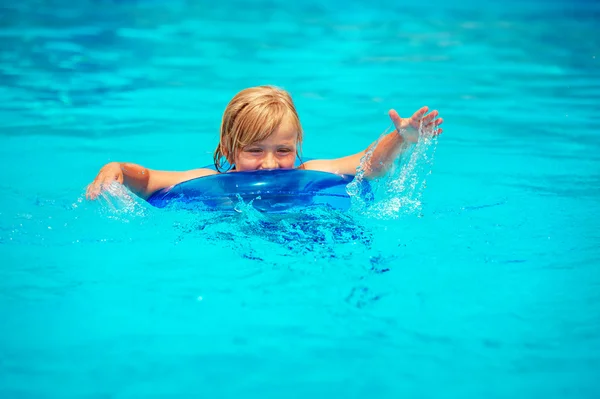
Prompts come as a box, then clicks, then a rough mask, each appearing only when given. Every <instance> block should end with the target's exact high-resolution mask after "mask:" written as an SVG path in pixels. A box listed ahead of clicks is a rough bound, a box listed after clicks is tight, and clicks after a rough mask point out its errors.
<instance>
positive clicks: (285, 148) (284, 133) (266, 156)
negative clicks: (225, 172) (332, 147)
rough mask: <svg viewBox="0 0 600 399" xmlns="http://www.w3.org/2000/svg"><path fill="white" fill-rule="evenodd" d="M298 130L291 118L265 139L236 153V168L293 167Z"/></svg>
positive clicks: (240, 169) (285, 120) (239, 169)
mask: <svg viewBox="0 0 600 399" xmlns="http://www.w3.org/2000/svg"><path fill="white" fill-rule="evenodd" d="M297 138H298V132H297V131H296V129H295V128H294V125H293V124H292V123H291V122H290V120H289V118H286V119H284V120H283V121H282V122H281V124H280V125H279V127H278V128H277V129H276V130H275V131H274V132H273V134H271V135H270V136H269V137H267V138H266V139H264V140H263V141H258V142H256V143H253V144H250V145H249V146H247V147H245V148H242V149H239V150H237V151H236V153H235V157H234V162H235V169H236V170H237V171H239V172H241V171H247V170H258V169H292V168H293V167H294V162H295V161H296V140H297Z"/></svg>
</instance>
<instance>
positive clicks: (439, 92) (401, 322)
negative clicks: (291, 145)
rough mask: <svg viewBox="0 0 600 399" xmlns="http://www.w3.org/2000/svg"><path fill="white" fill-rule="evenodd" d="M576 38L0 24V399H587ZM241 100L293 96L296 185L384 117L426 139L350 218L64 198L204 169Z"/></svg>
mask: <svg viewBox="0 0 600 399" xmlns="http://www.w3.org/2000/svg"><path fill="white" fill-rule="evenodd" d="M73 3H74V4H73ZM599 21H600V9H599V8H598V6H597V5H595V4H594V3H592V2H579V3H569V4H567V3H566V2H565V3H564V4H563V3H561V2H550V3H548V2H540V3H537V2H528V3H524V4H522V5H519V6H517V5H516V3H503V5H502V6H487V5H485V6H484V5H483V4H482V3H478V4H475V3H473V4H468V3H467V4H463V5H461V6H449V5H447V4H443V3H442V2H433V3H431V4H429V5H425V4H420V5H412V6H403V5H401V2H392V1H389V2H387V1H386V2H379V3H370V4H369V5H364V4H363V5H361V4H360V3H359V2H337V1H335V2H327V4H325V5H323V4H321V2H300V3H298V4H296V5H294V4H285V5H284V4H279V3H277V2H266V1H265V2H254V3H252V4H248V3H246V2H234V1H224V2H217V3H212V2H211V3H209V2H186V1H169V2H166V1H101V0H97V1H91V0H89V1H83V0H80V1H76V2H67V1H53V2H50V1H26V2H25V1H23V2H17V1H15V2H12V3H8V2H4V4H3V5H2V7H1V8H0V23H1V25H0V26H1V28H0V82H1V83H2V84H1V85H0V121H1V122H0V126H1V130H0V167H1V169H0V170H1V172H0V173H1V176H2V179H1V180H0V189H1V190H2V199H1V200H0V201H1V207H0V251H1V254H2V261H1V264H2V266H1V267H0V299H1V301H0V316H1V318H2V325H1V327H0V397H2V398H69V397H78V398H79V397H86V398H130V397H131V398H139V397H169V398H171V397H172V398H176V397H177V398H178V397H234V396H235V397H260V398H265V397H277V398H279V397H308V396H312V397H343V398H350V397H369V398H404V397H410V398H464V397H477V398H480V397H490V398H508V397H511V398H512V397H519V398H521V397H528V398H538V397H545V398H566V397H573V398H594V397H598V395H600V387H599V386H598V383H597V382H596V381H597V376H598V375H600V331H599V328H600V249H599V245H598V244H599V241H600V240H599V239H600V233H599V228H600V223H599V222H598V216H597V215H598V214H599V212H600V202H599V199H600V192H599V190H600V179H599V178H598V176H599V173H598V172H599V171H600V168H599V166H600V155H599V154H600V139H599V138H598V135H597V132H596V130H597V128H596V126H598V122H600V116H599V115H600V105H599V97H600V68H599V67H600V34H599V33H598V32H599V31H598V26H600V25H599ZM257 84H276V85H279V86H282V87H284V88H286V89H288V90H289V91H290V92H291V93H292V95H293V96H294V99H295V101H296V104H297V107H298V111H299V113H300V116H301V119H302V122H303V126H304V129H305V132H306V141H305V145H304V154H305V156H306V157H309V158H323V157H327V158H331V157H338V156H344V155H348V154H351V153H355V152H358V151H361V150H363V149H364V148H367V146H369V145H370V144H371V143H372V142H373V141H375V140H376V139H377V138H378V137H379V136H380V135H381V133H382V132H384V131H386V129H388V127H389V125H390V121H389V119H388V117H387V111H388V109H390V108H395V109H396V110H398V112H399V113H400V114H401V115H402V116H408V115H410V114H411V113H412V112H414V111H415V110H416V109H418V108H419V107H420V106H423V105H428V106H429V107H431V108H432V109H434V108H435V109H438V110H439V111H440V114H441V116H442V117H443V118H444V120H445V122H444V125H443V128H444V133H443V134H442V136H441V137H440V138H439V140H425V141H422V142H421V143H420V144H419V145H417V146H416V147H413V148H411V149H410V150H409V151H408V152H407V153H406V154H405V156H404V157H402V159H400V160H399V161H398V163H397V164H396V165H395V167H394V170H393V171H392V172H391V174H390V176H387V177H385V178H383V179H381V181H380V182H377V183H376V185H375V191H374V192H375V194H376V197H377V199H378V201H376V203H375V204H374V205H371V206H368V207H365V206H364V204H363V203H361V202H360V201H358V203H355V204H354V208H353V210H352V211H351V212H334V211H327V210H322V209H317V210H312V211H310V212H308V213H306V214H304V215H302V216H299V215H291V216H290V215H287V216H285V215H284V216H282V215H279V216H275V215H265V214H261V213H259V212H256V211H255V210H253V209H252V208H251V207H247V206H245V207H244V206H242V208H241V209H242V212H241V213H236V214H228V215H215V214H198V213H194V212H189V211H184V210H181V211H177V210H173V209H171V210H159V209H155V208H152V207H150V206H148V205H147V204H145V203H144V202H143V201H140V200H136V199H135V198H134V197H132V196H131V194H129V193H127V192H126V191H124V190H123V189H122V188H121V187H119V186H113V187H112V188H111V192H110V193H106V194H105V195H104V196H103V197H102V198H101V199H100V200H99V201H95V202H89V201H86V200H85V199H84V190H85V186H86V185H87V184H88V183H89V182H90V181H91V180H92V179H93V177H94V176H95V174H96V172H97V171H98V169H99V168H100V167H101V166H102V165H103V164H105V163H107V162H109V161H113V160H119V161H130V162H136V163H140V164H142V165H145V166H148V167H151V168H157V169H170V170H183V169H188V168H196V167H200V166H203V165H206V164H209V163H210V161H211V159H212V151H213V150H214V147H215V146H216V140H217V139H218V127H219V123H220V117H221V113H222V111H223V109H224V107H225V105H226V103H227V101H228V100H229V99H230V98H231V97H232V96H233V95H234V94H235V93H236V92H237V91H239V90H241V89H243V88H245V87H248V86H253V85H257ZM350 189H351V188H350Z"/></svg>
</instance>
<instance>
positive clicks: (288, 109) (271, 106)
mask: <svg viewBox="0 0 600 399" xmlns="http://www.w3.org/2000/svg"><path fill="white" fill-rule="evenodd" d="M286 117H288V118H290V121H291V123H292V125H293V126H294V128H295V129H296V130H297V131H298V137H297V140H296V155H297V156H300V148H301V145H302V126H301V125H300V118H298V113H297V112H296V107H295V106H294V102H293V101H292V97H291V96H290V94H289V93H288V92H287V91H285V90H283V89H280V88H278V87H275V86H257V87H251V88H248V89H244V90H242V91H240V92H239V93H238V94H236V95H235V97H233V98H232V99H231V101H230V102H229V104H227V108H225V112H223V119H222V121H221V134H220V138H219V145H218V146H217V149H216V150H215V153H214V163H215V168H216V169H217V170H218V171H221V169H222V168H223V160H227V162H228V163H229V165H231V166H233V165H234V155H235V152H236V151H237V150H240V149H242V148H244V147H246V146H249V145H250V144H253V143H256V142H258V141H262V140H264V139H266V138H267V137H269V136H270V135H271V134H273V132H274V131H275V130H276V129H277V127H279V125H280V124H281V122H282V121H283V120H284V119H285V118H286Z"/></svg>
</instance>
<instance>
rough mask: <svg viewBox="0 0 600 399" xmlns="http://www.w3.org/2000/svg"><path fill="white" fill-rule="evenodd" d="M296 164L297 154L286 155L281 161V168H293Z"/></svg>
mask: <svg viewBox="0 0 600 399" xmlns="http://www.w3.org/2000/svg"><path fill="white" fill-rule="evenodd" d="M294 163H296V153H295V152H294V153H293V154H290V155H286V156H285V157H283V158H281V159H280V160H279V166H280V167H281V168H293V167H294Z"/></svg>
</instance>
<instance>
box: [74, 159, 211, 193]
mask: <svg viewBox="0 0 600 399" xmlns="http://www.w3.org/2000/svg"><path fill="white" fill-rule="evenodd" d="M217 173H218V172H216V171H214V170H212V169H193V170H188V171H184V172H168V171H162V170H152V169H148V168H145V167H143V166H140V165H136V164H132V163H124V162H111V163H109V164H106V165H104V166H103V167H102V169H100V172H98V175H97V176H96V178H95V179H94V181H93V182H92V183H91V184H90V185H89V186H88V187H87V192H86V198H88V199H96V198H97V197H98V195H100V193H101V192H102V190H103V189H104V188H105V187H106V186H108V185H110V184H111V183H112V182H113V181H117V182H119V183H121V184H123V185H124V186H125V187H127V188H128V189H129V190H131V191H132V192H133V193H134V194H136V195H137V196H138V197H141V198H143V199H147V198H148V197H149V196H150V195H152V193H154V192H155V191H158V190H160V189H163V188H166V187H170V186H172V185H174V184H177V183H181V182H184V181H186V180H190V179H195V178H197V177H204V176H208V175H214V174H217Z"/></svg>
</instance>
